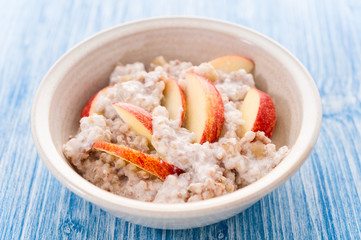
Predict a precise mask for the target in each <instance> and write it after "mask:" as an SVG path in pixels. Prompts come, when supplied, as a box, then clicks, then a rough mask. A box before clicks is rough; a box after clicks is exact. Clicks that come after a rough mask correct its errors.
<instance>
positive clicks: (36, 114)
mask: <svg viewBox="0 0 361 240" xmlns="http://www.w3.org/2000/svg"><path fill="white" fill-rule="evenodd" d="M165 27H187V28H196V27H202V28H203V29H206V30H210V31H217V32H225V33H227V34H230V35H232V36H239V35H241V34H246V35H247V37H248V38H249V37H251V38H252V39H253V40H254V41H253V43H257V44H258V45H260V44H261V45H262V44H263V45H264V48H266V47H267V49H268V50H269V51H271V52H277V54H278V55H279V57H280V58H282V59H283V61H286V60H287V63H288V64H287V65H289V67H290V72H293V73H297V74H298V75H297V77H296V78H295V79H296V85H297V86H298V88H299V91H300V94H301V96H302V99H301V101H302V102H303V106H307V108H303V109H302V110H303V118H302V121H301V129H300V134H299V136H298V137H297V139H296V141H295V143H294V145H293V147H292V148H291V149H290V152H289V154H288V155H287V156H286V158H285V159H284V160H283V161H282V162H281V163H280V164H279V165H278V166H277V167H276V168H274V169H273V170H272V171H271V172H270V173H268V174H267V175H266V176H264V177H262V178H261V179H259V180H257V181H256V182H254V183H252V184H250V185H248V186H246V187H244V188H242V189H239V190H237V191H235V192H233V193H229V194H226V195H223V196H219V197H216V198H212V199H207V200H202V201H198V202H191V203H175V204H172V203H149V202H143V201H139V200H133V199H129V198H126V197H122V196H118V195H115V194H113V193H110V192H107V191H105V190H102V189H100V188H98V187H97V186H95V185H93V184H92V183H90V182H88V181H87V180H85V179H84V178H82V177H81V176H80V175H79V174H78V173H76V171H75V170H73V168H71V166H70V165H69V164H68V163H66V162H65V161H64V160H63V158H64V157H63V156H60V154H59V153H58V152H57V150H56V147H55V146H54V144H52V137H51V134H50V129H49V128H50V127H49V121H48V120H49V111H50V105H51V104H50V101H49V100H50V99H51V96H52V93H53V92H54V91H55V88H56V86H57V84H58V83H59V82H60V80H61V77H59V76H61V74H62V70H63V69H67V68H68V67H69V66H71V64H72V63H74V62H76V61H77V60H79V59H81V58H82V56H85V55H86V54H87V53H89V52H90V51H92V50H94V48H95V47H98V46H99V42H103V43H104V42H110V41H111V39H116V38H117V37H118V36H119V34H126V33H131V32H137V31H138V30H140V29H143V30H147V31H149V30H150V29H159V28H165ZM234 30H237V32H236V31H234ZM283 61H282V62H283ZM54 76H58V78H54ZM54 79H55V80H54ZM301 80H302V81H301ZM46 100H48V101H46ZM321 120H322V109H321V99H320V96H319V93H318V91H317V88H316V85H315V83H314V81H313V79H312V77H311V75H310V74H309V73H308V71H307V70H306V68H305V67H304V66H303V65H302V63H301V62H300V61H299V60H298V59H297V58H296V57H295V56H293V55H292V54H291V53H290V52H289V51H288V50H287V49H285V48H284V47H283V46H281V45H280V44H279V43H277V42H276V41H274V40H272V39H271V38H269V37H267V36H265V35H263V34H261V33H259V32H256V31H255V30H252V29H250V28H248V27H244V26H242V25H239V24H235V23H231V22H227V21H223V20H218V19H212V18H205V17H187V16H176V17H153V18H146V19H140V20H136V21H131V22H127V23H123V24H120V25H117V26H114V27H111V28H108V29H105V30H103V31H100V32H98V33H97V34H95V35H93V36H91V37H89V38H87V39H85V40H83V41H81V42H80V43H78V44H77V45H75V46H74V47H72V48H71V49H70V50H68V51H67V52H66V53H65V54H64V55H63V56H61V57H60V58H59V59H58V60H57V61H56V62H55V63H54V64H53V66H52V67H51V68H50V70H49V71H48V72H47V74H46V75H45V76H44V78H43V79H42V81H41V84H40V86H39V88H38V90H37V93H36V96H35V98H34V101H33V105H32V111H31V131H32V136H33V140H34V144H35V146H36V149H37V151H38V153H39V156H40V158H41V159H42V160H43V162H44V163H45V165H46V166H47V167H48V169H49V170H50V171H51V172H52V174H53V175H54V176H55V177H56V178H57V179H58V180H59V181H60V182H61V183H62V184H64V185H65V186H66V187H68V188H69V189H70V190H71V191H72V192H74V193H76V194H77V195H79V196H81V197H83V198H84V199H86V200H88V201H91V202H93V203H95V204H97V205H98V206H100V207H102V208H104V209H111V210H113V211H120V212H123V213H125V214H132V215H138V216H140V215H141V216H144V215H147V216H149V217H152V218H169V217H173V218H179V217H182V216H196V215H198V214H199V213H201V212H202V213H204V211H209V210H212V211H216V210H220V211H222V209H230V208H234V207H235V206H238V207H239V206H245V205H247V204H251V203H253V202H255V201H256V200H258V199H259V198H261V197H263V196H265V195H267V194H268V193H269V192H271V191H273V190H274V189H275V188H277V187H278V186H280V185H281V184H282V183H284V182H285V181H286V180H287V179H288V178H290V176H291V175H293V174H294V173H295V172H296V171H297V170H298V168H299V167H300V166H301V165H302V164H303V163H304V161H305V160H306V158H307V157H308V155H309V154H310V152H311V151H312V148H313V146H314V145H315V144H316V141H317V138H318V135H319V133H320V128H321ZM49 143H51V144H49ZM306 143H307V144H306Z"/></svg>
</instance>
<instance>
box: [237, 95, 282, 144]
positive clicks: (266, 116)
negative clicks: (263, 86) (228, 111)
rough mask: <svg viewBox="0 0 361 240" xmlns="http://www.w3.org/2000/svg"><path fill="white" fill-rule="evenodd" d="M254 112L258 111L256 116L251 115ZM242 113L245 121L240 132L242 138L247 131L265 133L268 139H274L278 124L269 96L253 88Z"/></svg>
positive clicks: (242, 108) (246, 98) (241, 109)
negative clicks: (274, 130)
mask: <svg viewBox="0 0 361 240" xmlns="http://www.w3.org/2000/svg"><path fill="white" fill-rule="evenodd" d="M257 103H258V105H257ZM254 110H256V112H255V113H254V115H253V114H251V115H250V112H253V111H254ZM240 111H241V112H242V119H243V120H244V121H245V124H244V125H242V130H241V131H240V132H239V136H240V137H243V135H244V134H245V133H246V132H247V131H252V132H258V131H263V132H264V133H265V135H266V136H267V137H268V138H271V137H272V133H273V129H274V127H275V124H276V109H275V106H274V104H273V101H272V99H271V97H270V96H269V95H268V94H266V93H265V92H262V91H261V90H258V89H256V88H251V89H250V90H249V92H248V93H247V95H246V97H245V100H244V102H243V105H242V106H241V108H240Z"/></svg>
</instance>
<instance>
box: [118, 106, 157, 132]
mask: <svg viewBox="0 0 361 240" xmlns="http://www.w3.org/2000/svg"><path fill="white" fill-rule="evenodd" d="M113 106H114V107H118V108H122V109H124V110H125V111H127V112H129V113H130V114H132V115H133V116H134V117H135V118H136V119H137V120H138V121H139V122H140V123H141V124H143V126H144V127H145V128H146V129H148V130H149V132H150V133H151V134H153V124H152V121H153V117H152V114H150V113H149V112H147V111H146V110H144V109H143V108H141V107H138V106H136V105H133V104H130V103H124V102H116V103H113Z"/></svg>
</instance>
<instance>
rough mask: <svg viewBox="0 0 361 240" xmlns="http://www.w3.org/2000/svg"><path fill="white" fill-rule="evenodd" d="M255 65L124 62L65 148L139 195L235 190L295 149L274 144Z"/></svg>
mask: <svg viewBox="0 0 361 240" xmlns="http://www.w3.org/2000/svg"><path fill="white" fill-rule="evenodd" d="M252 68H253V62H252V61H251V60H248V59H246V58H243V57H240V56H224V57H220V58H218V59H215V60H213V61H211V62H209V63H202V64H201V65H199V66H193V64H192V63H190V62H181V61H179V60H173V61H166V60H165V59H164V58H163V57H157V58H156V59H154V60H153V62H152V63H151V64H150V66H149V68H148V69H146V68H145V66H144V64H142V63H133V64H126V65H123V64H118V65H117V66H116V67H115V69H114V71H113V72H112V74H111V76H110V79H109V86H107V87H106V88H104V89H102V90H100V91H99V92H98V93H97V94H95V95H94V96H93V97H92V98H91V99H90V100H89V101H88V103H87V105H86V106H85V107H84V109H83V111H82V113H81V119H80V129H79V132H78V133H77V135H76V136H74V137H71V138H70V140H69V141H68V142H67V143H65V144H64V145H63V152H64V154H65V156H66V157H67V159H68V160H69V162H70V163H71V164H72V165H73V167H74V168H75V169H76V171H77V172H78V173H79V174H80V175H81V176H83V177H84V178H85V179H87V180H88V181H90V182H91V183H93V184H95V185H96V186H98V187H100V188H102V189H104V190H107V191H109V192H112V193H114V194H118V195H121V196H124V197H128V198H132V199H137V200H141V201H149V202H159V203H182V202H192V201H199V200H204V199H209V198H213V197H217V196H221V195H224V194H227V193H231V192H234V191H236V190H237V189H240V188H242V187H244V186H247V185H249V184H251V183H253V182H255V181H256V180H258V179H259V178H261V177H262V176H264V175H266V174H267V173H269V172H270V171H271V170H272V169H273V168H274V167H275V166H276V165H277V164H278V163H279V162H280V161H281V160H282V159H283V158H284V157H285V156H286V154H287V153H288V148H287V147H286V146H283V147H281V148H279V149H278V150H277V149H276V146H275V145H274V144H272V142H271V140H270V137H271V135H272V131H273V128H274V124H275V120H276V115H275V110H274V106H273V103H272V100H271V98H270V97H269V96H268V95H267V94H265V93H263V92H261V91H259V90H257V89H255V88H254V80H253V76H252V74H251V73H249V72H251V71H252Z"/></svg>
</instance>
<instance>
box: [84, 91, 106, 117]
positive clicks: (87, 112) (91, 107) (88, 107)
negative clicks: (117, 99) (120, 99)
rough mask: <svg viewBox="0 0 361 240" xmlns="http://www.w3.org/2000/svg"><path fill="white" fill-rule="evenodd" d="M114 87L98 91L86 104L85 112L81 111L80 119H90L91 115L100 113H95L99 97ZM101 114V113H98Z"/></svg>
mask: <svg viewBox="0 0 361 240" xmlns="http://www.w3.org/2000/svg"><path fill="white" fill-rule="evenodd" d="M111 87H113V86H107V87H105V88H103V89H101V90H100V91H98V92H97V93H96V94H94V95H93V96H92V97H91V98H90V99H89V100H88V102H87V103H86V104H85V106H84V108H83V110H82V111H81V114H80V118H83V117H89V116H90V115H92V114H93V113H98V112H96V111H95V107H94V105H95V103H96V101H97V99H98V97H99V96H100V95H101V94H103V93H105V92H106V91H107V90H108V89H109V88H111ZM98 114H100V113H98Z"/></svg>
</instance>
